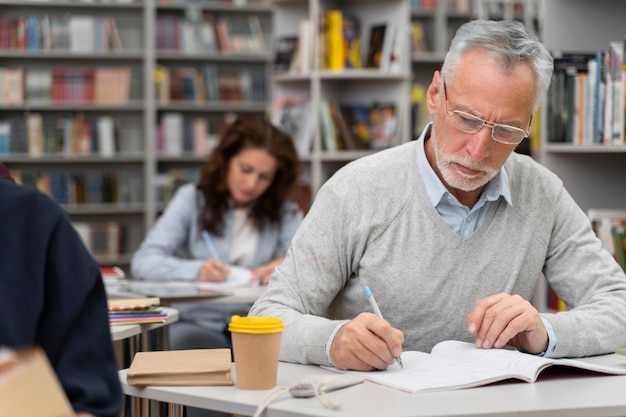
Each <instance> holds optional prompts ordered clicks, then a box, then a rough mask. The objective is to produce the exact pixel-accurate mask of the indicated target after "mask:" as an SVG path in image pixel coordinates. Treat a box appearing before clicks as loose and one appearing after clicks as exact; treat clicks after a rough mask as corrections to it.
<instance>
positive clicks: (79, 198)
mask: <svg viewBox="0 0 626 417" xmlns="http://www.w3.org/2000/svg"><path fill="white" fill-rule="evenodd" d="M10 171H11V175H12V176H13V178H14V179H15V181H16V182H18V183H19V184H24V185H26V186H32V187H35V188H37V189H38V190H40V191H42V192H43V193H45V194H47V195H49V196H50V197H51V198H52V199H54V200H55V201H56V202H57V203H59V204H62V205H82V204H123V203H137V202H139V201H140V194H139V187H138V185H139V184H138V178H137V177H136V176H132V174H130V173H127V172H124V171H109V172H103V171H100V170H89V171H84V172H70V171H65V170H58V171H57V170H55V171H52V170H50V171H35V170H20V169H11V170H10Z"/></svg>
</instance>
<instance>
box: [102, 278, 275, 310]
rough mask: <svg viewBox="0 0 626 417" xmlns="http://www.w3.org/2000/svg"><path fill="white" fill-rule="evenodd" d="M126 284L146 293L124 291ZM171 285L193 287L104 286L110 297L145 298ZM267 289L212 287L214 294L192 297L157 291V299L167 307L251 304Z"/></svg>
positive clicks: (149, 283) (150, 283) (145, 283)
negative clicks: (182, 303) (150, 291)
mask: <svg viewBox="0 0 626 417" xmlns="http://www.w3.org/2000/svg"><path fill="white" fill-rule="evenodd" d="M128 282H132V284H131V285H132V286H133V288H135V289H136V290H137V291H141V290H142V287H145V289H146V291H147V292H130V291H128V290H127V289H126V287H128ZM172 285H181V286H184V285H187V286H189V287H192V286H193V283H186V284H185V283H180V282H171V281H163V282H160V281H138V282H133V281H124V280H120V281H117V282H109V283H107V285H106V290H107V294H109V296H112V297H116V296H117V297H145V296H149V295H151V294H150V293H149V290H151V289H154V288H159V289H160V290H167V288H168V287H170V286H172ZM266 289H267V287H265V286H262V285H256V284H253V285H246V286H227V285H225V286H224V287H217V286H216V287H214V288H212V290H214V291H215V293H204V294H203V293H202V291H199V292H198V294H194V295H185V296H181V295H180V293H179V291H178V289H175V290H173V291H172V294H171V295H169V296H168V295H166V294H165V291H164V292H161V291H159V295H158V297H159V299H160V301H161V305H164V306H167V305H170V304H172V303H179V302H186V303H187V302H193V303H196V302H202V303H218V304H231V303H232V304H237V303H244V304H252V303H254V302H255V301H256V300H257V298H259V297H260V296H261V294H263V293H264V292H265V290H266Z"/></svg>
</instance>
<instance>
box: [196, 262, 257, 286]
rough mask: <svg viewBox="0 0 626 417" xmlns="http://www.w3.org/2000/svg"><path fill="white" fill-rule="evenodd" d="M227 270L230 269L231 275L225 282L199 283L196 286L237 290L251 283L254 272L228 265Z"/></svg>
mask: <svg viewBox="0 0 626 417" xmlns="http://www.w3.org/2000/svg"><path fill="white" fill-rule="evenodd" d="M226 268H228V269H230V273H229V274H228V276H227V277H226V279H225V280H224V282H198V283H197V284H196V285H197V286H198V288H236V287H245V286H246V285H248V284H249V283H250V278H252V270H250V269H248V268H242V267H240V266H234V265H226Z"/></svg>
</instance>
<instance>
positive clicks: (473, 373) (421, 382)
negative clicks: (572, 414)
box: [323, 351, 511, 393]
mask: <svg viewBox="0 0 626 417" xmlns="http://www.w3.org/2000/svg"><path fill="white" fill-rule="evenodd" d="M402 363H403V365H404V369H402V368H400V365H398V364H393V365H391V366H390V367H389V368H387V370H385V371H371V372H362V371H340V370H337V369H335V368H332V367H323V368H325V369H329V370H333V371H337V372H342V373H347V374H352V375H356V376H359V377H361V378H363V379H366V380H368V381H370V382H375V383H378V384H381V385H384V386H388V387H391V388H395V389H398V390H401V391H406V392H411V393H417V392H426V391H441V390H450V389H458V388H468V387H473V386H478V385H483V384H487V383H491V382H496V381H500V380H504V379H508V378H510V377H511V376H510V375H509V374H508V373H507V372H506V371H501V370H497V369H494V368H488V367H484V366H480V365H477V364H476V363H474V362H469V361H461V360H457V359H451V358H445V357H441V356H435V355H431V354H428V353H425V352H417V351H406V352H404V353H402Z"/></svg>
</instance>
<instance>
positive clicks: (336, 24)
mask: <svg viewBox="0 0 626 417" xmlns="http://www.w3.org/2000/svg"><path fill="white" fill-rule="evenodd" d="M326 43H327V54H328V69H331V70H336V71H342V70H343V69H344V68H345V64H346V55H345V46H344V42H343V14H342V13H341V10H330V11H329V12H327V14H326Z"/></svg>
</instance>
